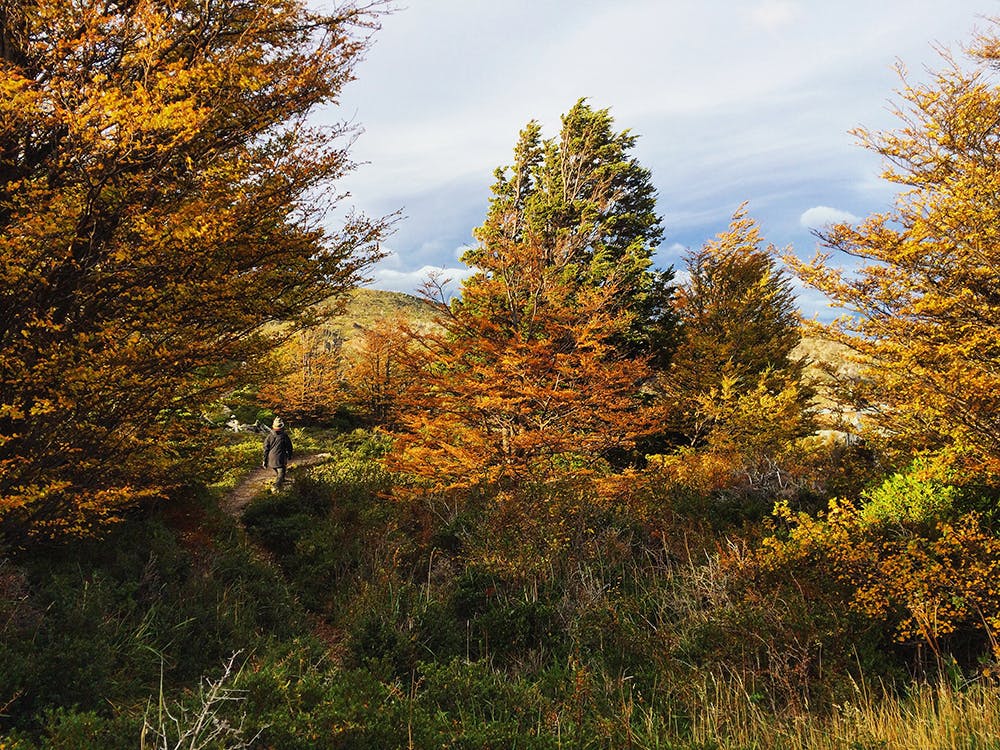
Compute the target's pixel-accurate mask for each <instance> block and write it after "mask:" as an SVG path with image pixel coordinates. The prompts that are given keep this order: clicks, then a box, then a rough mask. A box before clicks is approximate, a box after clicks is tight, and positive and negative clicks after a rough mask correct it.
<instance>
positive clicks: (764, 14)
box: [750, 0, 799, 31]
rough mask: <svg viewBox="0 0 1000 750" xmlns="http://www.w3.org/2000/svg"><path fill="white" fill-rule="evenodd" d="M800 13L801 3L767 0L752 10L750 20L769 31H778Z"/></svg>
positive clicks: (789, 0) (785, 0)
mask: <svg viewBox="0 0 1000 750" xmlns="http://www.w3.org/2000/svg"><path fill="white" fill-rule="evenodd" d="M798 15H799V4H798V3H795V2H791V0H765V2H762V3H759V4H757V5H756V6H754V7H753V8H751V10H750V20H751V21H752V22H753V23H754V25H755V26H760V27H762V28H765V29H767V30H768V31H778V30H779V29H782V28H784V27H786V26H788V25H789V24H791V23H792V22H793V21H795V20H796V17H797V16H798Z"/></svg>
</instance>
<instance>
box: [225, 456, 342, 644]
mask: <svg viewBox="0 0 1000 750" xmlns="http://www.w3.org/2000/svg"><path fill="white" fill-rule="evenodd" d="M329 458H330V454H329V453H311V454H307V455H304V456H297V457H295V458H293V459H292V460H291V461H289V462H288V469H289V471H288V474H287V476H286V478H285V481H286V483H288V484H292V483H294V482H295V469H297V468H304V467H306V466H316V465H317V464H321V463H324V462H325V461H327V460H329ZM273 481H274V469H254V470H253V471H251V472H250V473H249V474H248V475H247V476H245V477H244V478H243V479H242V480H240V482H239V484H237V485H236V486H235V487H233V489H231V490H230V491H229V492H227V493H226V494H225V496H223V497H222V498H221V499H220V500H219V508H221V509H222V512H223V513H225V514H226V515H229V516H231V517H232V518H233V519H235V520H236V522H237V523H238V524H240V527H241V528H242V523H241V519H240V516H242V514H243V509H244V508H246V507H247V505H249V504H250V502H251V501H252V500H253V499H254V498H255V497H257V495H259V494H260V493H261V492H266V491H267V490H268V489H269V488H270V486H271V483H272V482H273ZM247 543H248V544H249V546H250V549H251V550H252V551H253V554H255V555H256V556H257V557H258V559H260V560H262V561H263V562H265V563H267V564H268V565H271V566H272V567H274V569H275V570H277V571H279V573H280V571H281V566H280V565H279V564H278V561H277V559H276V558H275V556H274V555H273V554H272V553H271V552H270V551H269V550H267V549H265V548H264V547H262V546H261V545H259V544H255V543H254V542H252V541H250V540H249V539H247ZM306 621H307V622H308V624H309V628H310V629H311V630H312V632H313V634H314V635H315V636H316V637H317V638H319V640H320V641H321V642H322V643H324V644H325V645H326V647H327V650H328V652H329V654H330V656H331V657H333V658H335V659H339V658H340V656H341V652H342V651H343V637H342V634H341V633H340V632H339V631H338V630H337V629H336V628H333V627H331V626H330V625H329V624H328V623H327V622H325V621H324V620H323V618H322V617H320V616H319V615H316V614H314V613H311V612H310V613H307V614H306Z"/></svg>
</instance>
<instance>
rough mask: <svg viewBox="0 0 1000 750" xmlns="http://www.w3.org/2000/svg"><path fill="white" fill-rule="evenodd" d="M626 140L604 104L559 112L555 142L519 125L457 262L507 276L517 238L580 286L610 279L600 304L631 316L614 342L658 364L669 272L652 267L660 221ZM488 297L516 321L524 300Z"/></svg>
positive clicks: (667, 339) (664, 339)
mask: <svg viewBox="0 0 1000 750" xmlns="http://www.w3.org/2000/svg"><path fill="white" fill-rule="evenodd" d="M636 140H637V136H635V135H633V134H632V133H631V132H630V131H628V130H623V131H620V132H616V131H615V129H614V119H613V118H612V117H611V114H610V111H609V110H608V109H597V110H595V109H593V108H591V106H590V105H589V104H588V103H587V102H586V100H584V99H581V100H579V101H577V102H576V103H575V104H574V105H573V107H571V108H570V110H569V111H568V112H567V113H566V114H564V115H563V117H562V127H561V129H560V132H559V135H558V136H557V137H555V138H550V139H543V138H542V131H541V126H540V125H539V123H538V122H536V121H531V122H529V123H528V124H527V125H526V126H525V127H524V129H523V130H522V131H521V133H520V135H519V137H518V141H517V143H516V145H515V147H514V160H513V163H512V164H511V165H510V166H506V167H500V168H498V169H497V170H496V172H495V173H494V175H495V177H496V182H495V183H494V184H493V187H492V193H493V195H492V197H491V199H490V208H489V212H488V213H487V216H486V220H485V222H484V223H483V225H482V226H480V227H479V228H478V229H477V230H476V231H475V236H476V239H477V240H478V243H477V244H476V245H475V246H474V247H473V248H472V249H470V250H469V251H468V252H467V253H466V255H465V256H464V257H463V261H465V262H466V263H468V264H469V265H470V266H473V267H475V268H478V269H483V272H485V273H491V274H499V275H501V276H505V275H509V274H512V273H516V272H517V271H516V269H513V268H511V267H510V265H509V264H505V262H504V253H505V250H506V248H509V247H511V245H512V244H518V243H525V242H527V243H533V244H534V245H535V246H536V247H537V248H538V249H539V252H540V253H541V261H542V262H543V263H544V264H545V265H547V266H558V267H561V268H563V273H564V274H565V275H566V276H567V277H569V276H570V275H572V276H574V277H575V280H574V281H573V283H579V284H580V285H581V286H582V287H595V286H601V285H602V284H606V283H609V279H612V278H613V279H614V282H613V283H614V284H615V285H616V286H617V288H618V297H617V298H616V299H615V300H609V304H613V305H616V306H619V307H621V308H622V310H624V311H625V312H627V313H628V314H629V315H630V316H631V322H630V324H629V327H628V328H627V330H625V331H622V332H621V333H620V335H619V336H618V342H617V344H618V345H619V346H620V347H621V348H623V349H624V350H625V351H627V352H629V353H632V354H635V353H639V352H642V353H645V354H655V355H657V357H658V358H659V359H663V360H666V359H669V350H670V348H671V346H672V344H673V338H672V334H673V322H674V321H673V316H672V308H671V306H670V295H671V293H672V287H671V281H672V279H673V272H672V271H671V270H661V269H656V268H654V267H653V262H652V256H653V253H654V252H655V250H656V248H657V246H658V245H659V243H660V240H661V239H662V236H663V227H662V224H661V220H660V217H659V216H658V215H657V214H656V189H655V188H654V186H653V183H652V176H651V174H650V172H649V170H648V169H646V168H645V167H643V166H642V165H641V164H640V163H639V161H638V160H637V159H636V158H635V156H634V155H633V154H632V151H633V149H634V147H635V143H636ZM472 283H475V282H474V281H473V282H472ZM494 302H495V303H496V304H498V305H499V306H500V308H506V309H505V310H503V311H501V309H500V308H494V309H493V312H492V314H494V315H496V314H501V312H502V313H503V314H506V315H508V316H511V317H513V318H514V321H512V322H516V320H518V319H520V314H521V310H522V308H523V305H524V303H525V300H524V299H522V298H520V297H518V296H516V295H514V296H509V297H506V298H498V299H496V300H494Z"/></svg>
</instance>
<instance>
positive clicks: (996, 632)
mask: <svg viewBox="0 0 1000 750" xmlns="http://www.w3.org/2000/svg"><path fill="white" fill-rule="evenodd" d="M954 481H955V479H954V477H953V476H952V475H951V474H950V472H949V470H948V468H947V467H946V462H945V461H942V460H941V457H920V458H918V459H916V460H915V461H914V462H913V463H912V464H911V466H910V467H909V468H908V469H906V470H905V471H903V472H900V473H897V474H894V475H892V476H890V477H889V478H888V479H886V480H885V481H884V482H883V483H882V484H881V485H879V486H878V487H876V488H874V489H872V490H870V491H868V492H866V493H863V494H862V496H861V498H860V500H859V501H858V502H856V503H855V502H848V501H837V500H834V501H831V502H830V504H829V507H828V509H827V511H826V513H825V514H821V515H819V516H817V517H812V516H810V515H808V514H806V513H793V512H792V511H791V510H790V509H789V507H788V506H787V504H785V505H779V506H778V508H777V513H778V515H779V517H780V518H781V519H782V520H783V521H784V522H785V524H787V531H786V532H784V533H781V534H775V535H773V536H771V537H769V538H767V539H765V540H764V542H763V544H762V545H761V546H760V548H759V549H758V550H757V551H756V553H755V554H754V555H751V556H749V557H748V558H747V559H746V560H743V561H741V563H740V565H739V566H738V567H739V574H738V575H739V576H740V577H741V578H743V579H744V581H747V582H749V581H752V582H753V585H752V586H751V588H753V589H754V590H758V591H759V590H760V589H761V588H762V587H763V588H767V587H770V588H771V590H772V592H773V590H774V588H776V587H788V586H789V585H793V586H800V585H802V582H803V581H804V580H808V581H810V582H811V583H810V585H811V586H812V587H813V588H815V589H816V590H815V592H814V593H815V594H816V596H819V597H824V596H825V597H827V598H828V601H829V604H830V606H833V607H836V606H837V604H838V602H837V598H838V597H842V598H843V601H842V602H840V604H842V605H843V606H844V607H845V608H847V609H849V610H850V611H851V612H854V613H856V614H859V615H861V616H863V618H865V619H866V620H867V621H868V622H869V623H870V625H871V626H873V627H875V628H880V629H884V631H885V633H886V634H887V635H890V636H891V637H892V639H893V640H894V641H895V642H896V643H897V644H900V645H903V646H908V647H910V648H911V649H912V650H913V651H914V655H915V656H921V655H932V656H933V657H934V659H935V660H936V661H937V663H938V664H941V663H943V661H944V660H947V659H949V658H951V657H956V658H958V657H962V658H971V657H977V658H979V659H980V660H982V659H984V658H987V657H989V656H992V657H993V658H994V659H995V658H996V657H998V656H1000V648H998V636H1000V538H998V537H997V536H996V534H995V533H994V530H993V529H992V528H990V522H989V521H990V519H989V516H988V515H987V514H985V513H983V512H982V511H983V506H984V502H983V498H982V497H981V492H977V491H973V490H971V489H969V488H967V487H960V486H958V485H956V484H954V483H953V482H954Z"/></svg>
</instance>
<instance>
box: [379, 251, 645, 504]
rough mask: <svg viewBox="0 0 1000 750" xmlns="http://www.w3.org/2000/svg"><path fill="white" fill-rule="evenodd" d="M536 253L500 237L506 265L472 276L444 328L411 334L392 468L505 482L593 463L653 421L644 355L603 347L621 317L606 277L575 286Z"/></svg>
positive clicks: (434, 477)
mask: <svg viewBox="0 0 1000 750" xmlns="http://www.w3.org/2000/svg"><path fill="white" fill-rule="evenodd" d="M547 258H551V251H548V252H546V251H544V250H542V249H541V248H538V247H536V246H534V245H532V244H529V243H511V244H508V245H505V246H504V249H503V259H504V264H505V269H506V270H505V272H504V273H499V272H497V273H491V274H489V275H487V273H485V272H483V273H480V274H478V275H477V276H475V277H473V278H472V279H471V280H470V281H469V282H467V283H466V285H465V287H464V289H463V296H462V300H461V303H457V304H455V305H454V307H453V310H452V313H451V315H450V316H448V317H446V318H444V319H443V320H442V326H443V332H442V333H439V334H430V335H424V336H422V337H420V338H419V348H415V349H414V351H413V356H412V358H411V366H412V367H414V368H415V369H416V371H419V373H420V377H419V378H414V380H413V382H412V385H411V387H410V388H409V389H408V391H407V392H406V393H405V394H404V396H403V399H402V407H403V408H402V410H401V417H400V419H401V422H402V425H403V428H404V430H403V431H402V432H401V433H400V435H399V442H398V451H397V452H396V454H395V455H394V459H393V461H394V467H395V468H397V469H399V470H402V471H405V472H406V473H407V474H410V475H412V476H415V477H418V478H419V479H420V480H422V481H423V482H424V483H426V484H428V485H430V486H432V487H436V488H446V487H456V486H464V487H469V486H475V485H477V484H481V483H500V484H501V485H503V486H508V487H509V486H512V484H513V483H516V482H519V481H525V480H526V479H527V478H529V477H535V478H546V477H549V478H551V477H554V476H556V475H557V474H559V473H561V472H564V471H569V472H571V473H572V472H589V471H592V470H594V469H598V468H600V466H601V465H602V458H603V457H604V456H606V455H607V454H608V453H609V452H610V451H612V450H616V449H619V450H628V449H629V448H630V447H631V446H632V445H633V444H634V441H635V439H636V438H637V437H639V436H640V435H643V434H646V433H648V432H650V431H652V429H653V428H654V427H655V426H656V416H657V415H656V413H655V411H654V410H653V409H651V408H650V407H648V406H647V405H645V404H644V403H643V399H642V398H641V396H640V392H641V388H642V383H643V382H644V381H645V380H646V379H647V378H648V377H649V375H650V371H649V368H648V366H647V364H646V363H645V361H644V360H641V359H629V358H625V357H622V356H621V355H620V354H619V353H618V352H617V350H616V349H615V347H614V345H613V344H612V340H613V338H614V336H615V335H616V334H619V333H621V332H622V331H623V330H625V326H627V324H628V317H627V316H626V315H625V314H624V313H622V312H620V311H617V312H616V311H615V310H614V309H613V306H612V305H611V303H610V300H613V299H614V298H615V294H616V292H617V288H616V286H615V284H614V281H613V280H612V279H608V280H607V283H606V284H605V285H603V286H599V287H594V286H587V285H580V284H577V283H574V282H573V280H572V277H570V276H569V275H568V273H567V268H566V266H565V265H556V264H553V263H551V261H550V260H548V259H547ZM512 300H513V302H512Z"/></svg>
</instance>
